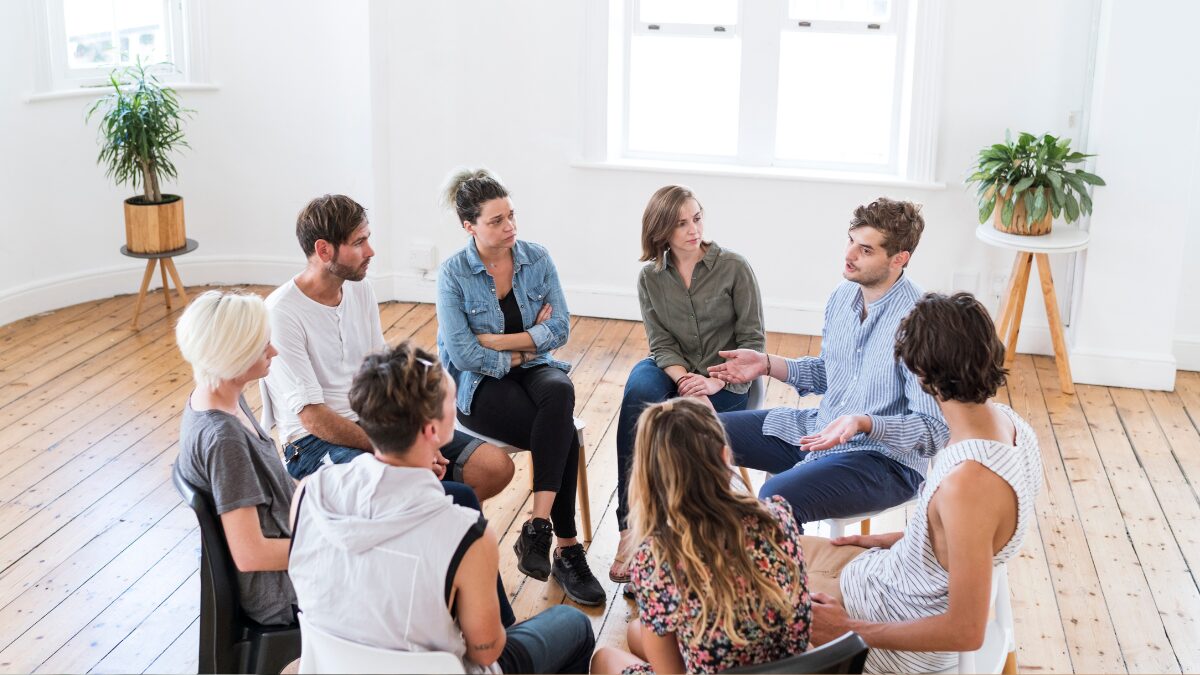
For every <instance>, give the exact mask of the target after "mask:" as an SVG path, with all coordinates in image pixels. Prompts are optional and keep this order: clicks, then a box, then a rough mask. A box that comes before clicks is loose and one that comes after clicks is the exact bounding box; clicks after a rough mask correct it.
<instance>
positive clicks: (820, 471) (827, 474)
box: [720, 410, 924, 530]
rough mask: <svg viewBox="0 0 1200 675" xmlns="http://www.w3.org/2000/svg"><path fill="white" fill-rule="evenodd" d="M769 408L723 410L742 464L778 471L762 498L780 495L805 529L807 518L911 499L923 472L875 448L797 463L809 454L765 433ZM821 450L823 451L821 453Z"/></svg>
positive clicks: (735, 455)
mask: <svg viewBox="0 0 1200 675" xmlns="http://www.w3.org/2000/svg"><path fill="white" fill-rule="evenodd" d="M768 412H769V411H767V410H746V411H741V412H731V413H724V414H722V415H720V418H721V423H722V424H724V425H725V434H726V435H727V436H729V445H730V449H731V450H733V460H734V462H735V463H736V464H738V465H739V466H745V467H748V468H751V469H760V470H762V471H767V472H769V473H773V474H775V476H774V477H772V478H770V479H769V480H767V482H766V483H763V486H762V489H761V490H759V491H758V496H759V498H760V499H767V498H769V497H772V496H774V495H780V496H782V497H783V498H784V499H786V500H788V503H790V504H791V505H792V513H793V514H794V515H795V516H796V522H797V523H798V524H799V525H800V528H801V530H803V528H804V524H805V523H812V522H816V521H818V520H824V519H826V518H845V517H847V516H855V515H858V514H861V513H872V512H875V511H883V510H885V509H889V508H891V507H893V506H897V505H899V504H903V503H904V502H906V501H908V500H910V499H912V498H913V496H914V495H916V493H917V490H918V489H919V488H920V486H921V482H922V481H923V480H924V477H923V476H921V474H920V473H918V472H917V471H915V470H913V469H910V468H908V467H907V466H904V465H903V464H901V463H900V462H897V461H895V460H893V459H890V458H888V457H885V456H883V455H881V454H879V453H877V452H870V451H862V452H841V453H837V454H832V455H827V456H825V457H821V458H820V459H816V460H813V461H811V462H807V463H805V464H798V462H799V461H800V460H802V459H804V458H805V457H806V456H808V455H809V453H807V452H804V451H802V450H800V448H799V447H797V446H795V445H792V444H791V443H788V442H787V441H785V440H783V439H779V438H775V437H774V436H766V435H764V434H763V432H762V427H763V420H764V419H765V418H766V416H767V413H768ZM818 454H819V453H818Z"/></svg>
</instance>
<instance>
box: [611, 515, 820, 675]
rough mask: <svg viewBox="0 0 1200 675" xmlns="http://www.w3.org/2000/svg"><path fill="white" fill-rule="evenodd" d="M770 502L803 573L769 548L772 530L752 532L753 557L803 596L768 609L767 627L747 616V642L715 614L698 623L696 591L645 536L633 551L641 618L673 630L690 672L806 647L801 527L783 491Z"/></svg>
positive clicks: (643, 670) (631, 670) (641, 668)
mask: <svg viewBox="0 0 1200 675" xmlns="http://www.w3.org/2000/svg"><path fill="white" fill-rule="evenodd" d="M766 506H767V510H768V511H770V513H771V515H773V516H774V517H775V519H776V520H777V521H778V524H779V527H780V529H782V530H783V532H784V535H785V536H784V543H783V546H782V547H781V549H782V550H783V552H784V554H785V555H787V556H790V557H792V558H793V559H795V560H796V561H797V562H798V563H799V564H800V566H799V569H800V577H799V578H798V579H797V578H793V577H792V575H791V574H790V573H789V571H788V568H787V565H786V561H784V560H781V559H779V557H778V556H777V555H776V554H775V553H774V551H773V550H772V549H771V546H770V540H769V539H768V538H767V537H766V536H765V535H767V534H768V533H764V532H754V533H753V539H752V546H753V549H752V550H751V552H750V554H751V558H752V560H753V561H754V563H755V566H756V567H757V568H758V569H760V570H762V571H763V572H765V573H766V574H769V575H770V576H771V578H773V579H774V580H775V582H776V583H778V584H779V585H780V587H781V588H783V589H784V591H786V592H789V593H790V592H791V591H792V590H793V589H795V588H796V587H797V586H799V587H800V599H799V602H798V603H797V604H796V607H795V608H793V611H791V612H785V613H780V612H777V611H775V610H773V609H772V610H769V613H768V614H767V617H766V623H767V630H765V631H764V630H763V629H761V628H759V627H758V625H757V624H756V623H755V622H754V621H753V620H751V619H749V618H746V619H744V620H742V622H741V625H740V626H739V630H740V632H741V634H742V635H743V636H745V637H746V639H747V640H748V642H747V643H746V644H745V645H741V646H735V645H734V644H733V642H732V641H731V640H730V639H729V636H728V635H727V634H726V632H725V631H724V630H723V629H721V628H719V627H714V626H713V625H712V621H713V619H712V618H710V619H709V625H707V626H697V625H696V621H697V619H698V617H699V614H700V609H699V607H700V605H699V596H698V595H697V594H696V592H695V591H694V590H692V589H680V588H679V587H678V586H676V585H675V580H674V575H673V574H672V573H671V570H670V569H669V568H668V567H665V566H663V565H661V564H659V561H657V560H655V559H654V555H653V554H652V553H651V551H650V546H649V544H648V543H647V542H642V544H641V545H640V546H638V548H637V550H636V551H635V552H634V555H633V560H632V561H631V563H630V566H629V572H630V582H629V583H630V584H631V586H632V588H633V591H634V596H635V598H636V599H637V606H638V611H639V612H640V618H641V621H642V624H643V625H644V626H647V627H649V628H650V629H651V630H653V631H654V632H655V634H657V635H666V634H667V633H675V638H676V639H677V640H678V642H679V651H680V653H681V654H682V656H683V663H684V665H685V666H686V667H687V672H689V673H715V672H719V671H722V670H726V669H729V668H733V667H735V666H742V665H748V664H755V663H767V662H770V661H775V660H777V659H782V658H784V657H787V656H791V655H793V654H799V653H800V652H803V651H804V650H806V649H807V648H808V631H809V623H810V621H811V620H812V604H811V602H810V600H809V597H808V589H807V587H806V586H807V577H806V573H805V567H804V554H803V552H802V551H801V550H800V540H799V537H800V529H799V528H798V527H797V526H796V520H795V518H794V517H793V516H792V508H791V506H790V505H788V503H787V502H786V501H785V500H784V499H783V498H782V497H779V496H775V497H772V498H771V499H770V501H768V502H767V503H766ZM745 525H746V527H747V528H751V527H756V525H755V523H754V522H753V521H752V520H751V519H746V521H745ZM652 672H654V671H653V670H652V669H651V668H650V665H649V664H640V665H637V666H630V667H628V668H626V669H625V670H624V673H625V674H626V675H634V674H635V673H637V674H648V673H652Z"/></svg>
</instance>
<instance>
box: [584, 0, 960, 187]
mask: <svg viewBox="0 0 1200 675" xmlns="http://www.w3.org/2000/svg"><path fill="white" fill-rule="evenodd" d="M598 4H601V5H603V3H598ZM764 4H766V3H762V2H761V0H753V2H752V3H747V2H746V0H739V3H738V17H737V19H738V20H737V24H736V27H735V28H734V29H733V30H730V31H728V33H727V34H732V37H737V38H739V39H741V41H742V44H741V69H742V70H741V78H740V83H739V87H740V91H739V111H738V126H739V130H738V152H737V154H736V155H733V156H712V155H700V154H681V153H661V152H646V151H631V150H630V149H629V145H628V133H629V123H628V115H629V82H630V67H631V58H630V57H631V47H632V37H633V36H634V35H635V34H641V33H643V32H646V31H645V26H644V25H642V26H639V25H638V24H639V23H640V24H645V22H640V21H639V17H638V15H637V13H638V9H639V4H638V0H609V1H608V3H607V7H603V6H602V7H600V8H596V9H592V10H591V11H589V19H588V23H589V26H590V30H589V40H588V57H587V69H588V72H589V73H593V74H596V75H597V77H599V78H601V79H602V81H603V84H599V85H593V86H589V87H586V88H585V97H584V98H585V104H584V105H585V107H586V110H585V118H586V119H587V120H588V122H589V124H588V132H587V137H586V138H585V139H584V143H583V161H582V162H581V164H584V165H592V166H602V165H606V164H607V165H618V164H625V165H638V164H641V165H645V166H650V165H664V166H665V165H676V166H678V167H679V168H680V169H687V168H690V167H701V166H703V167H708V168H709V169H710V170H716V171H720V167H722V166H724V167H728V168H729V169H730V170H731V171H733V172H735V173H740V172H744V171H750V172H753V173H756V174H761V173H771V172H775V173H778V175H779V176H780V177H786V178H798V177H803V176H804V175H813V176H819V177H820V178H821V179H823V180H829V179H830V177H834V178H833V179H834V180H836V176H838V175H845V176H846V180H847V181H849V182H863V181H864V180H866V181H872V180H874V179H879V180H883V181H886V182H902V183H905V182H906V183H914V184H924V185H938V183H937V182H936V180H935V178H934V169H935V163H936V156H937V133H936V132H937V125H938V121H939V119H938V118H939V109H940V94H941V56H942V34H943V23H944V21H943V17H944V11H945V10H944V0H893V7H892V11H891V16H890V18H889V19H888V20H886V21H879V22H871V23H879V24H880V29H879V30H880V31H882V32H884V33H892V32H894V33H895V35H896V43H897V44H896V76H895V77H896V86H895V87H894V90H893V92H892V95H893V106H894V107H893V114H892V122H891V133H890V138H889V143H890V147H889V148H888V153H889V161H888V162H886V163H882V164H880V163H870V164H864V163H843V162H832V161H822V162H813V161H804V160H791V159H782V158H778V157H776V155H775V134H776V129H777V118H776V116H777V114H778V94H779V65H780V58H781V55H780V47H781V45H782V41H783V34H784V32H785V31H786V30H792V28H791V27H790V25H789V24H792V23H794V20H792V19H790V18H789V17H788V2H787V0H776V1H775V4H774V6H773V7H771V8H769V9H765V10H764V9H761V7H762V5H764ZM748 5H755V6H758V7H760V10H759V11H754V12H750V13H749V14H747V12H746V7H747V6H748ZM809 23H810V26H809V27H807V28H803V29H802V28H800V26H799V25H796V27H795V30H797V31H799V30H813V29H816V30H815V31H814V32H851V31H853V32H858V33H867V31H868V29H867V27H866V26H867V23H868V21H866V20H864V21H853V22H840V21H830V20H812V21H810V22H809ZM847 24H848V25H847ZM660 26H661V27H660V29H659V32H658V34H661V35H681V34H695V35H703V34H707V31H710V30H711V25H709V24H701V26H702V27H703V28H702V29H700V30H696V29H695V28H692V29H691V30H690V31H685V30H680V29H679V28H677V27H675V25H673V24H660ZM666 26H671V28H666ZM870 32H871V33H875V31H874V30H871V31H870ZM764 39H765V40H766V42H768V43H769V45H768V46H767V47H755V48H751V49H747V48H746V47H747V45H748V44H750V43H751V42H754V43H755V44H758V45H762V44H764ZM750 91H754V92H756V93H753V94H751V93H749V92H750ZM768 121H769V123H767V122H768ZM872 177H874V178H872Z"/></svg>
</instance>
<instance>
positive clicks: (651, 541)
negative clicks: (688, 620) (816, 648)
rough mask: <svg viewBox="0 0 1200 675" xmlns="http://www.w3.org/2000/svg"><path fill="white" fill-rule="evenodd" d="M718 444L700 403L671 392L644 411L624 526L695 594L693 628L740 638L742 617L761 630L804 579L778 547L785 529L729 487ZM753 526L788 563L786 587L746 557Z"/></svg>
mask: <svg viewBox="0 0 1200 675" xmlns="http://www.w3.org/2000/svg"><path fill="white" fill-rule="evenodd" d="M727 445H728V443H727V441H726V438H725V430H724V428H723V427H722V426H721V422H720V421H719V420H717V415H716V413H714V412H713V410H712V408H710V407H708V406H706V405H704V404H703V403H701V402H700V401H697V400H695V399H690V398H677V399H672V400H670V401H667V402H665V403H659V404H657V405H652V406H650V407H648V408H646V410H645V411H643V412H642V415H641V417H640V418H639V419H638V425H637V441H636V443H635V446H634V451H633V466H632V471H631V473H630V487H629V506H630V509H629V510H630V523H631V525H632V527H633V536H634V541H642V540H645V541H646V542H647V544H648V545H649V546H650V550H651V552H652V553H653V555H654V557H655V559H656V560H657V561H658V562H659V564H661V565H662V566H663V567H666V568H668V569H670V570H671V574H672V575H673V576H674V578H675V582H676V584H677V585H678V586H679V588H680V589H681V590H683V592H684V593H686V592H687V591H693V592H694V593H695V596H696V597H697V598H699V601H700V607H699V612H700V613H699V616H698V617H697V622H698V625H699V629H700V630H701V631H706V630H709V629H711V628H715V627H720V628H721V629H722V630H724V631H725V633H726V634H727V635H728V636H729V638H730V640H732V641H733V643H734V644H739V645H743V644H746V642H747V640H746V636H745V635H743V634H742V633H741V631H740V630H739V627H740V626H742V625H744V622H745V621H746V620H750V621H753V622H754V623H756V624H758V625H759V626H760V627H761V628H762V629H763V630H767V615H768V613H769V612H770V611H771V610H772V609H774V610H776V611H779V612H783V613H786V614H790V613H792V612H794V611H795V608H796V606H797V604H798V603H799V601H800V595H801V593H802V591H803V583H802V581H801V574H802V571H801V568H800V563H799V562H798V561H797V560H796V559H795V558H794V557H792V556H790V555H787V554H786V553H784V552H783V550H782V547H783V545H784V544H785V537H786V536H787V535H786V534H785V533H784V531H783V528H782V527H780V524H779V521H778V520H776V519H775V518H774V517H773V516H772V515H771V513H770V512H769V511H768V510H767V507H766V506H765V505H764V504H763V503H762V502H760V501H758V500H757V499H755V498H754V496H753V495H751V494H750V493H749V492H746V491H742V490H736V489H734V488H733V486H732V482H733V480H734V476H735V474H734V471H733V467H731V466H730V465H729V463H728V462H727V461H726V459H725V448H726V446H727ZM747 487H748V486H747ZM747 520H749V521H751V523H752V526H751V527H747V526H746V521H747ZM752 533H759V534H760V535H764V534H765V536H766V538H767V540H768V545H769V546H770V547H771V548H772V549H774V552H775V554H776V556H777V558H778V559H779V560H781V561H784V563H785V564H786V565H788V567H789V568H790V572H791V574H790V576H791V578H793V579H795V580H796V583H795V584H794V585H792V586H791V588H790V589H784V588H782V587H780V585H779V584H778V583H777V582H776V581H775V580H774V579H772V578H771V577H770V576H769V575H768V574H766V573H765V572H764V571H763V570H762V569H759V567H758V566H757V565H756V564H755V563H754V560H753V559H752V558H751V557H750V551H751V549H752V548H753V546H754V540H753V539H751V536H752ZM689 609H690V607H689V606H687V605H684V606H681V607H680V608H678V609H677V610H676V611H679V612H688V611H689Z"/></svg>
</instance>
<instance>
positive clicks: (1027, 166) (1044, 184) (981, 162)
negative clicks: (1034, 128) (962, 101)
mask: <svg viewBox="0 0 1200 675" xmlns="http://www.w3.org/2000/svg"><path fill="white" fill-rule="evenodd" d="M1088 157H1092V155H1085V154H1083V153H1082V152H1072V151H1071V139H1069V138H1062V139H1059V138H1055V137H1054V136H1051V135H1050V134H1045V135H1044V136H1042V137H1041V138H1038V137H1037V136H1034V135H1033V134H1029V133H1022V134H1021V135H1020V136H1018V137H1017V141H1016V143H1014V142H1013V140H1012V136H1011V134H1009V132H1007V131H1005V132H1004V143H997V144H995V145H992V146H990V147H987V148H984V149H983V150H980V151H979V159H978V161H977V162H976V164H975V170H974V173H972V174H971V176H970V177H969V178H967V184H968V185H970V184H972V183H977V184H978V185H979V192H978V196H979V222H980V224H983V223H985V222H987V219H988V217H989V216H992V215H993V213H994V214H995V216H994V220H993V222H994V223H995V227H996V229H997V230H1000V231H1001V232H1009V233H1012V234H1025V235H1039V234H1048V233H1049V232H1050V225H1051V222H1052V221H1053V220H1054V219H1055V218H1058V217H1059V215H1060V214H1064V213H1065V214H1066V221H1067V222H1068V223H1071V222H1074V221H1075V219H1076V218H1078V217H1079V214H1080V213H1085V214H1088V213H1091V212H1092V199H1091V197H1090V196H1088V186H1089V185H1104V181H1103V180H1102V179H1101V178H1100V177H1099V176H1097V175H1095V174H1092V173H1088V172H1087V171H1084V170H1083V169H1078V168H1076V169H1072V168H1070V167H1069V166H1068V165H1070V164H1078V163H1080V162H1082V161H1084V160H1086V159H1087V158H1088ZM997 207H999V208H997Z"/></svg>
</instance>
